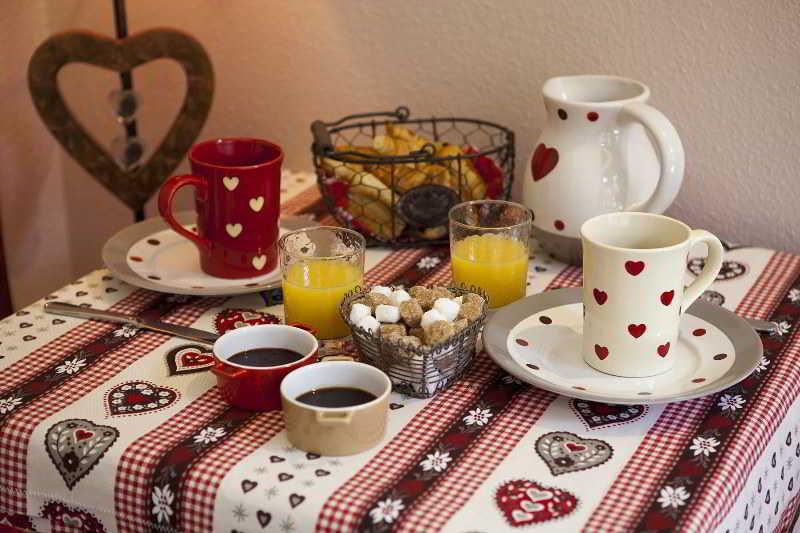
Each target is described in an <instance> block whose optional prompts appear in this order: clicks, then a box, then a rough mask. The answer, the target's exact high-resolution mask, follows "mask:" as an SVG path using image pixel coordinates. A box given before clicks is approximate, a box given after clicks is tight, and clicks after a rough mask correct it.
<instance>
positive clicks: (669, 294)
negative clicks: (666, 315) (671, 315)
mask: <svg viewBox="0 0 800 533" xmlns="http://www.w3.org/2000/svg"><path fill="white" fill-rule="evenodd" d="M674 297H675V291H666V292H662V293H661V303H662V304H664V305H669V304H671V303H672V298H674Z"/></svg>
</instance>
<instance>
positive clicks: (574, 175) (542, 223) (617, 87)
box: [523, 75, 684, 265]
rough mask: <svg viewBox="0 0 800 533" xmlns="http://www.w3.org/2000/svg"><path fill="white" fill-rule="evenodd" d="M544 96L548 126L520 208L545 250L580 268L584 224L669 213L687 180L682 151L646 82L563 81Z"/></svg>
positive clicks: (554, 80) (583, 78)
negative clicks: (615, 215)
mask: <svg viewBox="0 0 800 533" xmlns="http://www.w3.org/2000/svg"><path fill="white" fill-rule="evenodd" d="M542 94H543V96H544V104H545V108H546V109H547V123H546V124H545V127H544V130H543V131H542V134H541V135H540V137H539V140H538V141H537V143H536V147H535V148H534V151H533V154H532V155H531V158H530V160H529V164H528V165H527V172H526V177H525V181H524V183H523V201H524V202H525V204H526V205H527V206H528V207H529V208H531V209H532V210H533V213H534V219H533V226H534V235H535V236H536V238H537V240H538V241H539V243H540V244H541V245H542V247H543V248H544V249H545V250H546V251H548V252H550V253H551V254H553V255H554V256H555V257H556V258H558V259H560V260H562V261H565V262H568V263H571V264H577V265H579V264H580V262H581V242H580V228H581V225H582V224H583V223H584V222H585V221H586V220H588V219H590V218H592V217H594V216H596V215H600V214H603V213H610V212H614V211H647V212H650V213H662V212H663V211H664V210H665V209H666V208H667V207H669V206H670V204H671V203H672V201H673V200H674V199H675V196H676V195H677V194H678V190H679V189H680V186H681V181H682V180H683V166H684V154H683V146H682V145H681V140H680V137H678V133H677V132H676V131H675V128H674V127H673V125H672V123H670V121H669V120H668V119H667V117H665V116H664V115H663V114H662V113H661V112H660V111H658V110H657V109H655V108H653V107H652V106H649V105H647V104H646V102H647V100H648V98H649V97H650V89H649V88H648V87H647V86H646V85H644V84H643V83H641V82H638V81H635V80H631V79H626V78H619V77H616V76H592V75H589V76H564V77H558V78H551V79H549V80H547V82H545V84H544V86H543V87H542ZM648 137H649V138H648ZM650 139H652V142H651V140H650Z"/></svg>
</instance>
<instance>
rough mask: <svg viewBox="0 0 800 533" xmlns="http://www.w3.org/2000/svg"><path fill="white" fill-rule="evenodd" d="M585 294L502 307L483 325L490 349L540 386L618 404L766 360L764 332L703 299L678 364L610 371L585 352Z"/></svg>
mask: <svg viewBox="0 0 800 533" xmlns="http://www.w3.org/2000/svg"><path fill="white" fill-rule="evenodd" d="M581 298H582V296H581V289H558V290H554V291H547V292H543V293H540V294H536V295H533V296H528V297H527V298H524V299H522V300H519V301H517V302H515V303H513V304H511V305H508V306H506V307H504V308H502V309H500V310H498V311H497V312H496V313H494V315H492V316H491V317H490V318H489V320H488V322H487V324H486V327H485V329H484V332H483V342H484V346H485V348H486V351H487V352H488V353H489V355H490V356H491V357H492V359H494V360H495V362H496V363H497V364H498V365H500V366H501V367H502V368H503V369H505V370H506V371H507V372H509V373H511V374H512V375H514V376H516V377H517V378H519V379H521V380H523V381H526V382H528V383H531V384H532V385H536V386H537V387H539V388H542V389H545V390H549V391H552V392H556V393H559V394H563V395H565V396H571V397H574V398H581V399H584V400H592V401H597V402H605V403H615V404H656V403H667V402H675V401H682V400H688V399H691V398H697V397H700V396H706V395H708V394H712V393H715V392H718V391H720V390H723V389H725V388H727V387H730V386H731V385H734V384H736V383H738V382H739V381H741V380H742V379H744V378H745V377H747V376H748V375H749V374H750V373H751V372H753V370H755V369H756V367H757V366H758V364H759V362H760V361H761V356H762V353H763V351H762V346H761V339H760V338H759V336H758V335H757V334H756V332H755V331H754V330H753V328H752V327H750V326H749V325H748V324H747V323H746V322H745V321H744V319H742V318H741V317H738V316H736V315H735V314H733V313H732V312H731V311H728V310H727V309H725V308H723V307H719V306H716V305H714V304H710V303H707V302H703V301H698V302H696V303H695V304H693V305H692V306H691V307H690V308H689V310H688V311H687V313H686V314H684V315H683V317H682V318H681V324H680V334H679V337H678V342H677V346H675V348H673V349H674V350H675V351H674V353H675V364H674V366H673V367H672V369H670V370H669V371H667V372H665V373H663V374H659V375H657V376H651V377H646V378H623V377H617V376H612V375H609V374H604V373H602V372H600V371H598V370H595V369H594V368H592V367H590V366H589V365H587V364H586V363H585V362H584V360H583V356H582V354H581V330H582V325H583V303H582V301H581Z"/></svg>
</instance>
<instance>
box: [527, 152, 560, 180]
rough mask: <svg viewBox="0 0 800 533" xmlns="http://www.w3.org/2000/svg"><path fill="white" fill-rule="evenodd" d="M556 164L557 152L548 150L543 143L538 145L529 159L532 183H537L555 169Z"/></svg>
mask: <svg viewBox="0 0 800 533" xmlns="http://www.w3.org/2000/svg"><path fill="white" fill-rule="evenodd" d="M557 164H558V150H556V149H555V148H548V147H547V146H545V144H544V143H540V144H539V146H537V147H536V150H534V152H533V157H532V158H531V173H532V175H533V181H539V180H540V179H542V178H544V177H545V176H547V175H548V174H550V172H551V171H552V170H553V169H554V168H556V165H557Z"/></svg>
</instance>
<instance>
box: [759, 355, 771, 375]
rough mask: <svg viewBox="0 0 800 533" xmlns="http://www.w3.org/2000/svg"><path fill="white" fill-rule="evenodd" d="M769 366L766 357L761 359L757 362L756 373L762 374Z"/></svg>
mask: <svg viewBox="0 0 800 533" xmlns="http://www.w3.org/2000/svg"><path fill="white" fill-rule="evenodd" d="M768 366H769V359H767V358H766V357H762V358H761V360H760V361H759V362H758V366H757V367H756V372H763V371H764V370H766V369H767V367H768Z"/></svg>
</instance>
